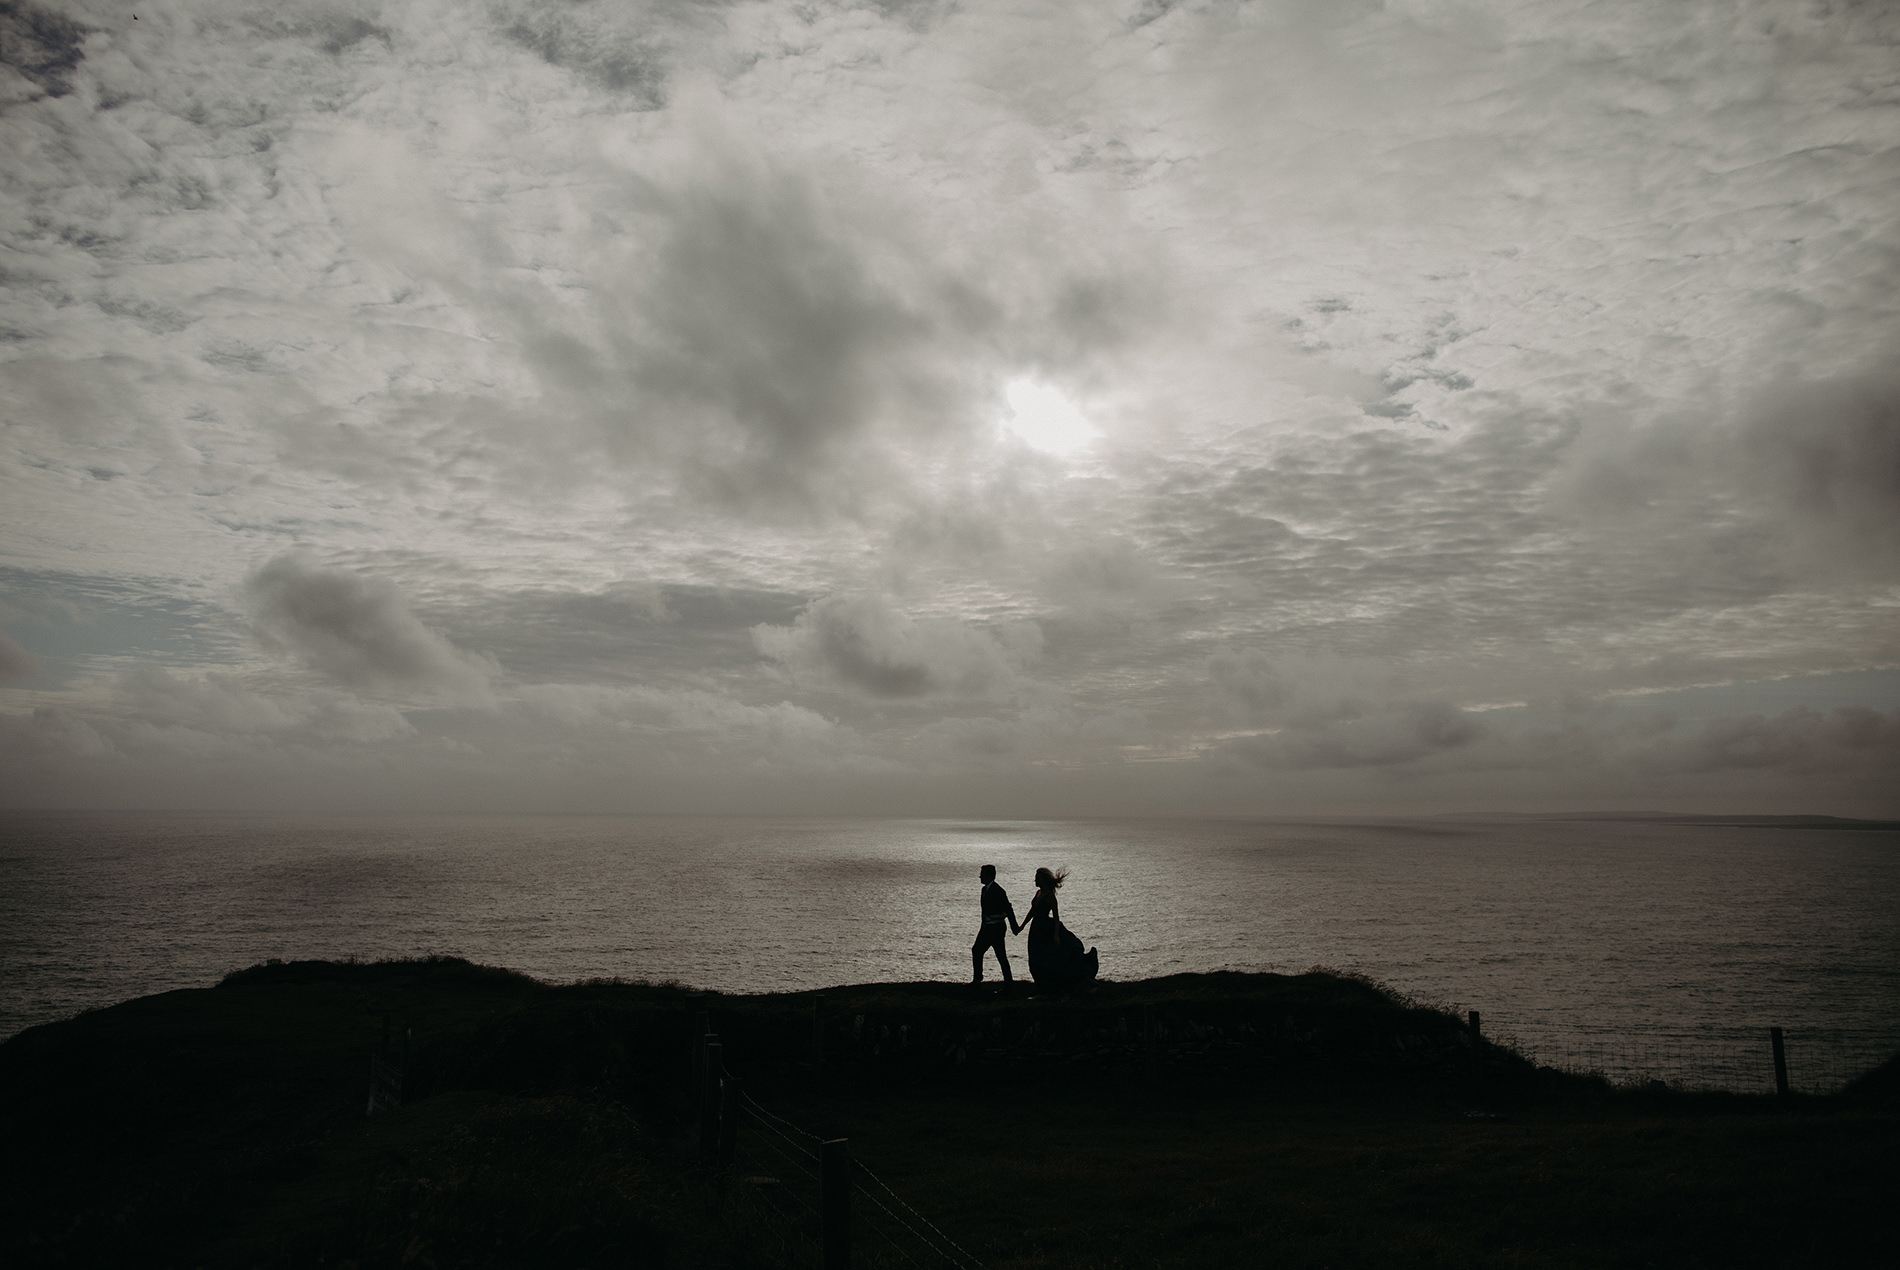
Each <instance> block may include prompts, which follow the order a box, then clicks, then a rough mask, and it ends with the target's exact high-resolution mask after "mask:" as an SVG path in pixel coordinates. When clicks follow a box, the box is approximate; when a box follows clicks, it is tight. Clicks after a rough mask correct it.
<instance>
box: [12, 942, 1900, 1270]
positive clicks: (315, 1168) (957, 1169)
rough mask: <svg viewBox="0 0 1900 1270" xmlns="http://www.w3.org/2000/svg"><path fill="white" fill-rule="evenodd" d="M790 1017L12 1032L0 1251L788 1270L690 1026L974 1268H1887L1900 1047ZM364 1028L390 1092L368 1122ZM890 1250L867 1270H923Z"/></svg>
mask: <svg viewBox="0 0 1900 1270" xmlns="http://www.w3.org/2000/svg"><path fill="white" fill-rule="evenodd" d="M814 995H815V994H784V995H772V996H727V995H722V994H717V993H708V994H694V993H691V992H689V991H688V990H687V989H685V988H683V987H681V986H680V985H677V984H641V983H622V982H611V981H603V982H595V983H588V984H580V985H573V986H567V987H550V986H547V985H543V984H540V983H537V982H535V981H534V980H532V979H528V978H526V977H524V976H521V975H518V974H514V973H512V972H509V971H505V970H498V969H494V968H489V967H480V966H473V965H470V964H469V963H467V962H463V961H459V960H456V959H430V960H425V961H409V962H384V963H373V964H353V963H343V964H337V963H289V964H271V965H265V966H258V967H253V968H251V969H249V970H246V971H241V972H239V973H237V974H234V975H232V976H230V977H228V978H227V979H226V980H225V981H224V982H223V983H222V984H221V985H219V987H217V988H215V989H206V990H196V991H185V992H173V993H166V994H163V995H161V996H155V997H148V998H143V999H140V1000H137V1001H132V1002H127V1003H125V1004H123V1005H120V1006H115V1007H113V1008H111V1009H107V1010H99V1011H93V1012H91V1013H88V1014H85V1015H82V1016H80V1017H79V1018H76V1019H73V1020H69V1021H67V1022H64V1023H59V1024H54V1025H50V1026H47V1027H41V1028H34V1029H31V1030H29V1031H27V1032H25V1033H22V1034H21V1035H20V1036H17V1037H15V1038H13V1039H12V1040H10V1041H8V1042H7V1043H6V1044H5V1045H4V1046H0V1160H4V1174H0V1262H4V1264H6V1265H8V1266H14V1265H19V1266H39V1265H100V1266H104V1265H114V1266H117V1265H157V1266H166V1265H178V1266H206V1267H218V1266H252V1265H286V1266H304V1265H312V1266H314V1265H329V1266H340V1265H355V1266H359V1267H370V1266H436V1267H446V1266H521V1265H551V1266H626V1265H635V1266H640V1265H653V1266H701V1265H707V1266H711V1265H730V1266H754V1265H756V1266H766V1265H779V1264H812V1259H811V1254H812V1253H813V1252H814V1251H815V1250H814V1249H813V1248H812V1246H811V1245H810V1244H809V1243H808V1242H805V1240H804V1236H803V1235H802V1234H801V1233H800V1232H799V1231H798V1229H797V1228H796V1225H797V1224H796V1223H795V1222H792V1223H788V1222H786V1221H784V1220H781V1219H780V1218H779V1217H778V1216H777V1215H776V1214H775V1213H774V1212H773V1211H772V1209H771V1208H770V1207H768V1201H769V1200H771V1198H772V1196H774V1195H776V1196H777V1197H778V1198H777V1201H776V1202H777V1203H778V1204H779V1206H780V1207H781V1208H784V1209H785V1210H787V1211H788V1212H790V1213H792V1215H794V1216H796V1200H797V1189H798V1185H801V1184H802V1183H801V1182H800V1179H798V1178H797V1177H796V1175H795V1174H793V1173H792V1171H791V1169H790V1168H789V1167H788V1166H786V1165H785V1164H784V1162H783V1161H781V1160H778V1159H776V1158H775V1157H773V1156H771V1155H770V1153H769V1152H766V1151H764V1150H763V1149H762V1148H763V1145H764V1144H763V1139H762V1135H759V1134H758V1133H757V1131H756V1130H753V1129H749V1130H748V1131H747V1132H748V1136H747V1137H746V1138H744V1139H742V1145H741V1150H742V1160H743V1161H745V1167H744V1169H743V1170H742V1171H743V1172H746V1173H748V1174H763V1173H765V1172H768V1171H771V1170H776V1171H777V1172H778V1173H779V1174H781V1175H783V1180H785V1181H787V1182H790V1183H793V1184H794V1185H788V1186H784V1187H774V1186H770V1185H766V1186H753V1185H750V1184H738V1185H735V1186H733V1187H732V1188H730V1189H729V1191H728V1192H727V1193H726V1194H725V1196H724V1197H723V1199H722V1198H721V1196H720V1193H719V1189H718V1187H717V1186H716V1184H715V1179H714V1177H713V1176H712V1175H711V1174H710V1173H709V1172H708V1170H706V1169H705V1168H704V1167H703V1166H702V1164H701V1162H700V1157H699V1154H698V1151H697V1148H696V1132H695V1126H696V1120H695V1114H694V1111H693V1108H692V1106H691V1104H690V1102H689V1100H688V1098H687V1088H686V1087H687V1083H688V1074H689V1072H690V1070H691V1069H690V1057H689V1056H690V1036H691V1034H692V1032H693V1030H694V1022H695V1019H696V1018H697V1016H698V1014H699V1012H700V1011H702V1010H703V1011H705V1012H706V1014H707V1015H708V1016H709V1018H710V1020H711V1023H712V1025H713V1026H714V1028H715V1029H716V1030H717V1031H718V1032H719V1034H720V1036H721V1039H722V1044H723V1049H724V1054H725V1059H726V1064H727V1066H728V1067H729V1068H730V1069H731V1070H732V1072H733V1073H734V1074H735V1075H738V1076H740V1077H742V1078H743V1079H744V1080H745V1082H746V1087H747V1089H748V1090H749V1091H750V1092H751V1093H752V1094H753V1095H754V1096H755V1097H756V1098H758V1099H759V1100H760V1101H761V1102H762V1103H764V1104H765V1105H767V1106H769V1107H771V1108H773V1109H774V1110H776V1111H777V1112H778V1113H779V1114H781V1115H783V1116H785V1117H786V1118H787V1119H789V1120H790V1121H792V1122H795V1123H796V1124H798V1125H800V1126H803V1127H805V1128H807V1129H809V1130H810V1131H812V1132H813V1133H816V1134H819V1135H822V1136H833V1135H836V1136H844V1137H847V1138H849V1139H850V1141H851V1146H852V1150H853V1152H854V1154H855V1155H856V1156H857V1158H859V1159H860V1160H863V1161H865V1162H866V1163H868V1164H870V1165H871V1167H873V1168H874V1169H875V1170H876V1171H877V1172H878V1174H879V1175H881V1176H882V1177H883V1178H884V1179H885V1180H886V1181H888V1182H889V1183H890V1184H891V1185H892V1186H893V1187H895V1188H896V1189H897V1190H898V1191H899V1193H900V1194H902V1195H903V1196H904V1197H905V1198H906V1199H908V1200H909V1201H910V1202H911V1203H912V1204H913V1205H915V1206H916V1208H917V1209H918V1210H919V1211H920V1212H921V1213H922V1214H923V1215H924V1216H925V1217H928V1218H929V1219H930V1220H931V1221H933V1222H935V1223H936V1224H937V1225H938V1226H939V1227H941V1229H942V1231H943V1232H944V1233H945V1234H946V1235H947V1236H949V1237H950V1238H953V1239H955V1240H956V1241H957V1242H958V1243H960V1244H961V1245H962V1246H964V1247H965V1248H967V1249H968V1250H969V1251H970V1252H972V1253H975V1254H976V1255H977V1256H978V1257H980V1258H981V1259H982V1260H983V1261H984V1262H985V1263H987V1264H989V1265H991V1266H995V1267H1023V1268H1027V1267H1056V1266H1077V1267H1103V1268H1110V1267H1136V1266H1140V1267H1153V1266H1165V1267H1177V1266H1178V1267H1186V1266H1222V1265H1268V1264H1271V1265H1276V1266H1289V1267H1301V1266H1314V1267H1318V1266H1340V1267H1344V1266H1360V1265H1368V1266H1383V1265H1395V1266H1414V1265H1417V1266H1435V1265H1447V1266H1449V1265H1457V1266H1460V1267H1471V1266H1499V1267H1504V1266H1555V1267H1569V1266H1643V1265H1659V1266H1671V1267H1703V1266H1706V1267H1717V1266H1806V1265H1812V1266H1834V1265H1893V1264H1900V1235H1896V1229H1895V1225H1894V1223H1893V1222H1892V1221H1891V1220H1890V1219H1889V1218H1888V1216H1887V1209H1888V1208H1889V1207H1890V1206H1891V1197H1892V1195H1893V1193H1894V1190H1895V1186H1894V1184H1895V1182H1896V1181H1900V1173H1897V1171H1896V1166H1895V1163H1894V1148H1895V1145H1896V1142H1897V1141H1900V1136H1897V1135H1896V1133H1895V1130H1896V1128H1897V1127H1900V1112H1897V1111H1896V1106H1897V1104H1896V1094H1897V1093H1900V1088H1897V1087H1900V1075H1897V1074H1896V1073H1897V1072H1900V1067H1897V1066H1896V1063H1893V1062H1890V1063H1888V1064H1886V1065H1885V1066H1884V1067H1883V1068H1882V1069H1880V1070H1879V1071H1877V1072H1875V1073H1870V1074H1869V1075H1868V1076H1867V1077H1865V1078H1863V1079H1862V1080H1861V1081H1859V1082H1857V1084H1856V1085H1855V1087H1854V1088H1853V1089H1852V1090H1851V1091H1850V1094H1849V1095H1847V1096H1842V1097H1837V1098H1828V1099H1818V1098H1796V1099H1792V1100H1787V1101H1777V1100H1775V1099H1773V1098H1760V1097H1740V1096H1724V1095H1686V1094H1675V1093H1669V1092H1667V1091H1656V1090H1647V1091H1637V1090H1614V1089H1612V1088H1610V1087H1609V1086H1608V1085H1606V1084H1604V1083H1603V1082H1601V1081H1594V1080H1589V1079H1583V1078H1577V1077H1570V1076H1565V1075H1562V1074H1559V1073H1553V1072H1549V1071H1543V1072H1540V1071H1538V1070H1537V1069H1535V1068H1533V1067H1532V1066H1531V1065H1530V1064H1528V1063H1525V1062H1524V1061H1523V1060H1522V1059H1520V1058H1518V1057H1517V1056H1515V1055H1513V1054H1511V1053H1510V1052H1509V1051H1507V1050H1503V1049H1500V1048H1498V1047H1495V1046H1488V1045H1481V1046H1477V1047H1474V1046H1472V1045H1471V1043H1470V1040H1469V1038H1468V1037H1466V1036H1465V1035H1464V1031H1463V1027H1462V1025H1461V1024H1460V1023H1459V1021H1458V1020H1456V1019H1455V1018H1452V1017H1451V1016H1449V1015H1448V1014H1446V1013H1444V1012H1443V1011H1439V1010H1433V1009H1430V1008H1427V1007H1424V1006H1420V1005H1418V1004H1417V1003H1414V1002H1409V1001H1405V1000H1403V999H1400V998H1398V997H1395V996H1394V995H1393V994H1391V993H1389V992H1386V991H1385V990H1383V989H1382V988H1380V987H1379V986H1378V985H1376V984H1372V983H1368V982H1366V981H1363V980H1358V979H1354V978H1352V977H1350V976H1341V975H1337V974H1330V973H1323V972H1315V973H1309V974H1307V975H1296V976H1279V975H1189V976H1172V977H1170V978H1167V979H1160V980H1151V981H1144V982H1139V983H1126V984H1114V983H1105V984H1102V985H1100V986H1098V988H1097V989H1096V990H1095V991H1093V992H1091V993H1088V994H1086V995H1083V996H1078V997H1071V998H1051V999H1039V998H1029V997H1027V996H1024V997H1017V998H1012V999H1007V1000H1005V999H998V998H994V997H990V996H972V995H971V994H970V993H969V992H968V990H967V989H966V988H963V987H961V986H959V985H949V984H872V985H860V986H854V987H846V988H836V989H831V990H828V991H827V992H826V993H824V994H823V996H824V998H825V1003H824V1015H825V1019H826V1048H827V1053H828V1061H827V1063H826V1065H825V1066H824V1067H823V1068H822V1069H818V1070H814V1069H813V1068H811V1067H810V1066H809V1065H808V1059H809V1057H810V1037H811V1026H812V1024H811V1020H812V1000H813V996H814ZM386 1018H387V1019H388V1020H389V1027H390V1031H391V1032H392V1033H393V1040H394V1042H395V1045H396V1047H397V1048H398V1049H399V1048H400V1045H401V1042H402V1036H403V1033H404V1031H405V1029H406V1030H407V1031H408V1033H409V1036H410V1041H409V1044H410V1053H409V1063H408V1076H407V1095H408V1096H407V1099H406V1102H405V1105H403V1106H402V1107H400V1108H398V1109H397V1110H395V1111H392V1112H389V1113H386V1114H383V1115H379V1116H377V1117H374V1118H366V1117H365V1115H364V1106H365V1101H366V1095H367V1089H368V1063H369V1055H370V1054H371V1053H372V1052H373V1051H375V1050H376V1049H377V1048H378V1047H379V1046H380V1044H381V1043H382V1037H383V1033H384V1020H385V1019H386ZM860 1020H862V1022H860ZM1150 1020H1152V1021H1153V1024H1152V1025H1153V1028H1154V1031H1155V1034H1156V1040H1155V1043H1154V1045H1153V1047H1152V1051H1151V1050H1150V1047H1149V1045H1148V1043H1147V1039H1146V1038H1147V1029H1148V1027H1149V1026H1150V1024H1149V1021H1150ZM1151 1053H1152V1057H1151V1056H1150V1055H1151ZM813 1198H815V1195H814V1196H813ZM873 1216H875V1215H873ZM876 1220H877V1222H878V1223H879V1224H880V1225H881V1226H882V1227H884V1228H890V1223H889V1222H888V1221H886V1220H885V1219H883V1218H882V1217H881V1216H878V1217H876ZM898 1238H899V1241H900V1245H901V1246H897V1247H894V1246H892V1245H890V1244H887V1243H885V1242H883V1236H882V1235H881V1234H880V1233H879V1232H878V1230H875V1229H871V1228H870V1227H869V1226H867V1227H866V1228H865V1229H862V1230H861V1231H860V1240H859V1245H858V1256H857V1258H856V1262H855V1264H857V1265H860V1266H884V1265H892V1266H904V1265H910V1264H913V1259H914V1262H915V1264H920V1265H928V1264H935V1265H945V1264H947V1263H946V1262H944V1261H942V1260H933V1259H932V1257H931V1254H930V1253H929V1251H928V1249H926V1248H924V1247H923V1246H922V1245H919V1244H915V1243H909V1244H904V1243H903V1242H902V1241H903V1239H904V1238H905V1237H904V1236H902V1234H901V1232H898ZM800 1257H803V1258H804V1260H803V1261H802V1262H801V1261H800V1260H799V1258H800Z"/></svg>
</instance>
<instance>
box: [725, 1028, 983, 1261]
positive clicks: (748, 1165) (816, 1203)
mask: <svg viewBox="0 0 1900 1270" xmlns="http://www.w3.org/2000/svg"><path fill="white" fill-rule="evenodd" d="M719 1076H720V1078H721V1079H722V1080H723V1081H724V1082H726V1083H728V1084H729V1085H730V1086H731V1087H732V1088H733V1089H736V1090H739V1092H738V1096H737V1097H736V1098H734V1099H731V1100H729V1101H728V1102H727V1103H726V1104H725V1109H724V1114H736V1115H737V1118H738V1119H737V1123H736V1124H735V1125H734V1126H732V1128H731V1129H730V1130H727V1129H725V1128H723V1127H722V1141H724V1140H727V1135H729V1140H730V1142H731V1146H730V1151H731V1155H730V1158H728V1159H724V1160H722V1161H720V1164H721V1168H722V1185H723V1187H724V1193H725V1195H726V1197H727V1198H728V1200H729V1201H730V1202H731V1203H732V1205H733V1207H734V1209H735V1210H736V1211H735V1213H734V1214H733V1215H734V1216H735V1217H736V1218H738V1219H739V1220H741V1221H743V1222H744V1223H745V1233H746V1234H747V1235H748V1236H749V1238H750V1239H751V1240H752V1241H753V1242H754V1243H755V1245H757V1248H758V1251H760V1252H761V1253H763V1254H764V1255H765V1256H766V1257H768V1258H769V1259H771V1260H775V1261H777V1262H779V1263H780V1264H783V1265H786V1266H796V1267H804V1266H811V1267H823V1266H825V1265H826V1264H827V1262H826V1256H825V1249H826V1239H827V1229H826V1228H827V1223H828V1222H832V1223H836V1222H837V1221H838V1217H837V1213H838V1207H837V1199H836V1197H835V1196H829V1195H827V1193H826V1191H827V1179H826V1175H825V1166H824V1160H823V1157H822V1152H823V1151H824V1150H825V1149H826V1148H827V1139H825V1138H822V1137H820V1136H819V1135H818V1134H815V1133H813V1132H811V1131H810V1130H809V1129H806V1128H804V1127H803V1126H801V1125H799V1124H797V1123H795V1122H793V1121H791V1120H789V1119H787V1118H786V1117H784V1116H781V1115H779V1114H778V1113H777V1112H774V1111H772V1110H771V1109H770V1108H768V1107H766V1106H764V1105H763V1104H761V1103H760V1102H759V1101H758V1099H756V1098H754V1097H753V1096H752V1095H751V1094H750V1092H747V1091H744V1090H743V1087H742V1086H740V1085H738V1083H737V1082H736V1081H734V1080H733V1078H732V1075H731V1073H730V1072H727V1071H725V1069H724V1065H723V1063H722V1064H721V1066H720V1071H719ZM830 1145H831V1146H832V1147H833V1148H834V1149H838V1148H841V1147H842V1143H838V1142H835V1141H833V1142H831V1143H830ZM844 1176H845V1177H846V1178H847V1183H846V1185H847V1186H848V1189H849V1198H848V1202H847V1204H846V1208H847V1209H848V1213H849V1216H848V1219H847V1223H846V1224H847V1229H848V1236H847V1237H848V1242H849V1247H850V1252H849V1262H850V1264H851V1265H852V1266H854V1267H857V1266H864V1267H873V1268H875V1270H881V1268H883V1267H900V1266H913V1267H919V1268H920V1270H921V1268H922V1267H933V1268H940V1267H944V1266H949V1267H953V1268H954V1270H983V1262H982V1261H981V1260H980V1259H979V1258H978V1257H977V1256H976V1255H975V1254H973V1253H971V1252H970V1251H969V1250H968V1249H967V1248H965V1247H964V1246H963V1245H961V1244H959V1243H958V1242H957V1241H956V1240H955V1239H953V1238H951V1237H950V1236H949V1235H948V1234H946V1233H944V1231H943V1229H942V1228H941V1227H940V1226H938V1225H937V1224H936V1223H935V1222H933V1221H932V1220H931V1219H930V1218H928V1217H926V1216H924V1215H923V1213H922V1212H920V1211H918V1209H917V1208H916V1207H915V1206H914V1205H912V1204H911V1203H910V1201H908V1200H907V1199H905V1198H904V1197H903V1196H902V1195H900V1194H899V1193H898V1192H897V1191H896V1190H895V1189H894V1188H893V1187H892V1186H891V1185H890V1184H889V1183H888V1182H886V1181H885V1180H884V1179H883V1178H882V1177H880V1176H878V1174H877V1173H875V1172H873V1171H872V1170H871V1168H870V1167H869V1166H868V1165H867V1164H865V1163H864V1161H862V1160H859V1159H856V1158H852V1159H851V1160H850V1161H849V1167H848V1170H847V1171H846V1173H845V1174H844Z"/></svg>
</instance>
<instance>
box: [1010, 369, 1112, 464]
mask: <svg viewBox="0 0 1900 1270" xmlns="http://www.w3.org/2000/svg"><path fill="white" fill-rule="evenodd" d="M1003 396H1004V398H1005V399H1006V400H1007V401H1008V402H1009V408H1010V412H1011V413H1010V416H1009V418H1007V419H1005V420H1003V428H1004V430H1005V431H1007V432H1011V433H1014V434H1015V435H1016V436H1018V437H1021V438H1022V439H1023V441H1024V442H1026V443H1027V444H1028V445H1030V446H1032V447H1034V448H1035V449H1038V450H1041V451H1043V452H1044V453H1045V454H1074V453H1075V452H1076V451H1077V450H1080V449H1081V448H1082V447H1084V446H1086V445H1087V444H1088V443H1089V442H1091V441H1093V440H1094V439H1095V438H1096V437H1098V436H1100V435H1102V434H1101V432H1100V431H1099V430H1097V428H1096V427H1095V425H1094V424H1092V423H1090V422H1089V421H1088V420H1087V419H1086V418H1084V417H1083V414H1082V412H1081V411H1080V410H1078V409H1076V406H1075V403H1074V402H1073V401H1070V400H1069V399H1068V397H1066V396H1064V395H1063V393H1062V392H1061V390H1060V389H1056V388H1051V387H1050V386H1049V385H1048V384H1045V383H1043V382H1041V381H1040V380H1036V379H1031V378H1029V377H1027V376H1024V377H1022V378H1019V379H1012V380H1010V381H1009V383H1008V385H1007V386H1006V387H1004V389H1003Z"/></svg>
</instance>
